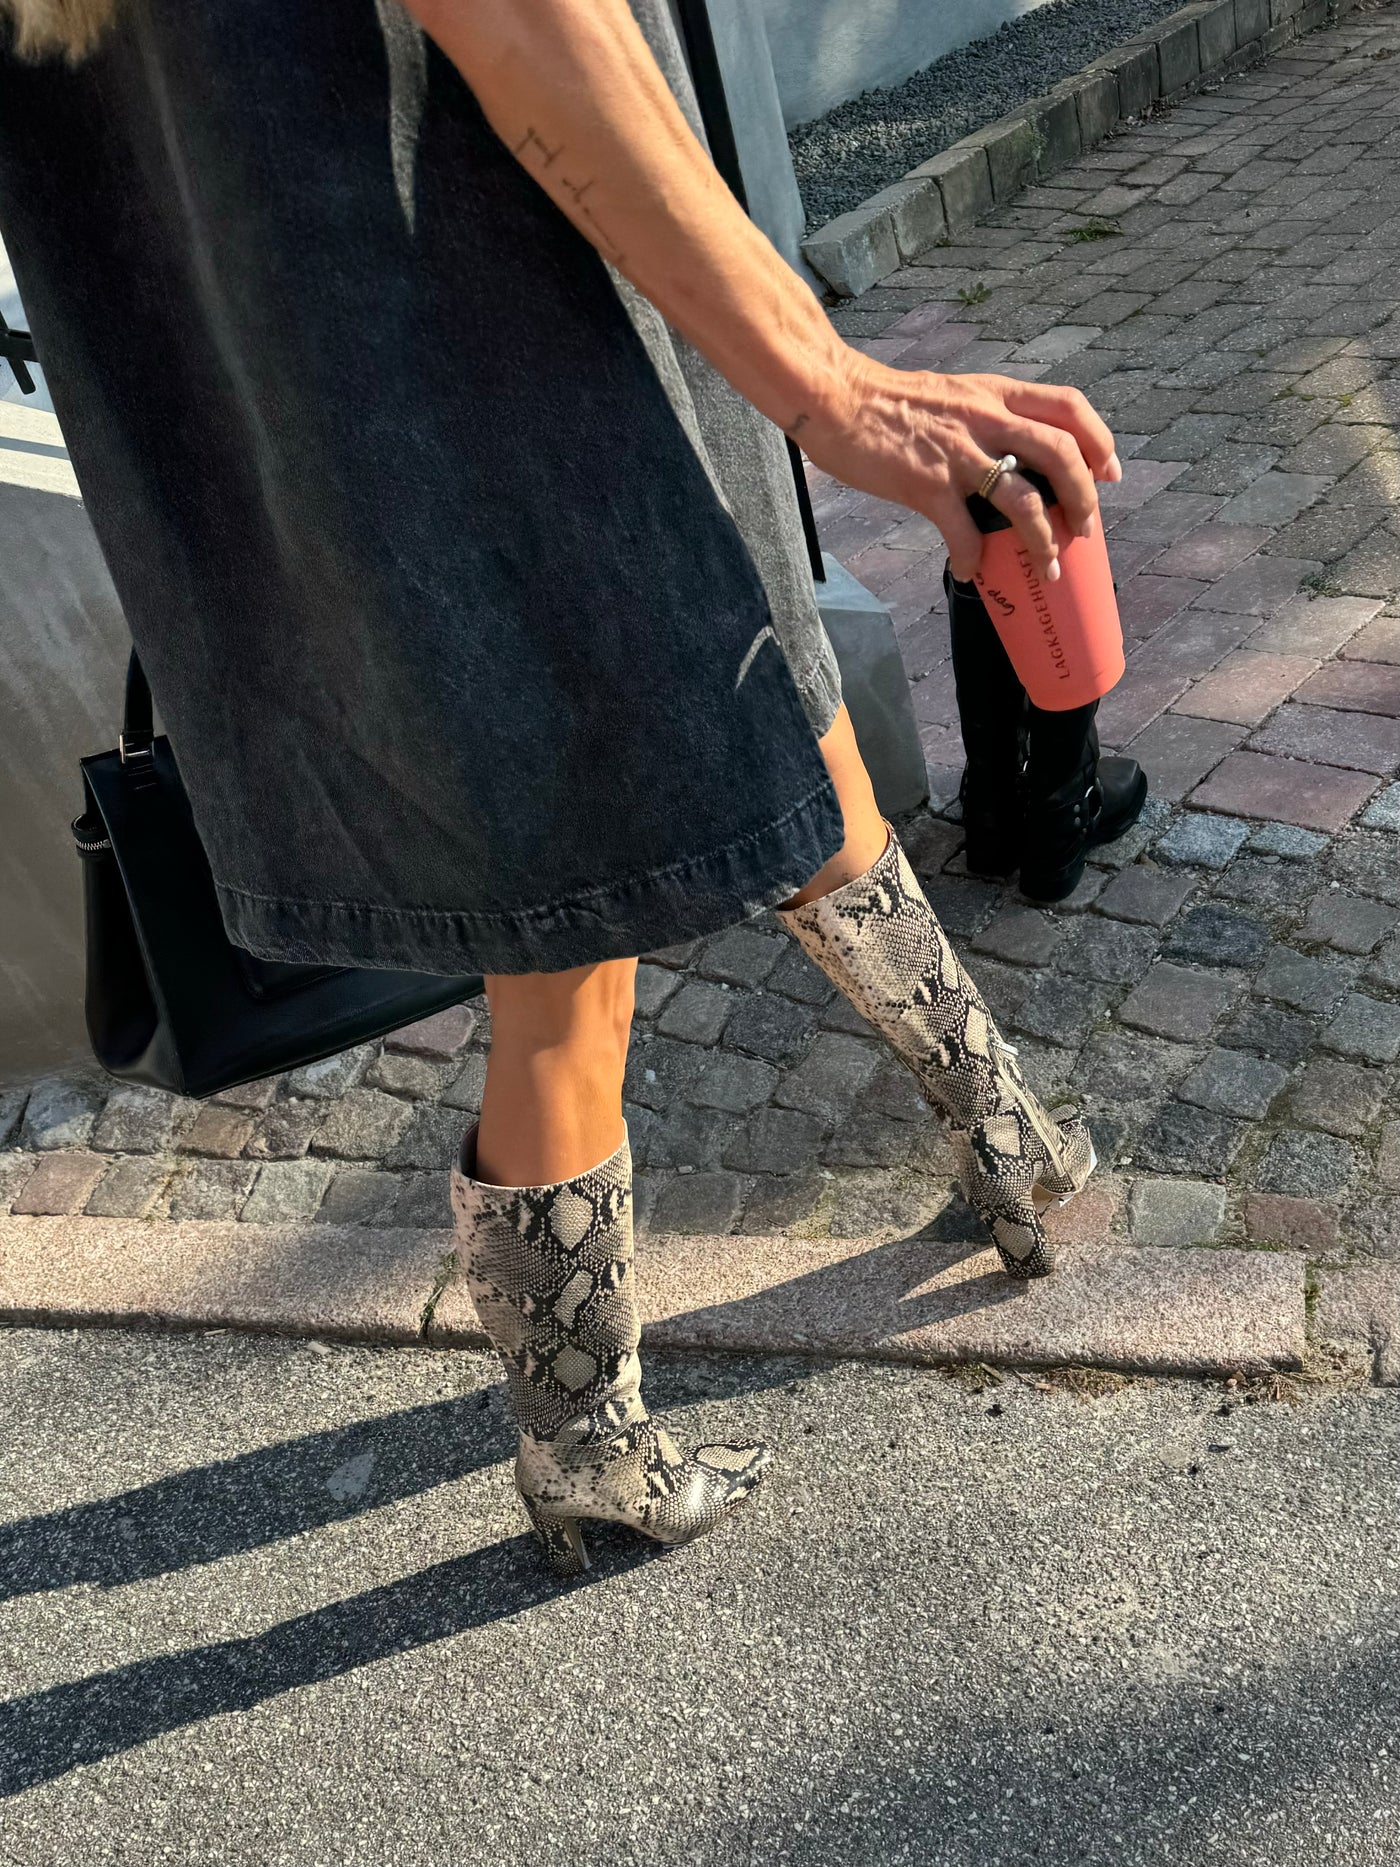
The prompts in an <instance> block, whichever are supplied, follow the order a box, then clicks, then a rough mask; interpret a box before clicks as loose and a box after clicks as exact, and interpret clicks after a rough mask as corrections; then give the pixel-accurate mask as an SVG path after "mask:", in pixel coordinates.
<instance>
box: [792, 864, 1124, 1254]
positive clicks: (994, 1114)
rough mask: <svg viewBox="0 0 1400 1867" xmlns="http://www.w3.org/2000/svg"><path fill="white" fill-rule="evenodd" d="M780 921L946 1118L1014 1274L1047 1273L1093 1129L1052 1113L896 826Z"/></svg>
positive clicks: (973, 1199)
mask: <svg viewBox="0 0 1400 1867" xmlns="http://www.w3.org/2000/svg"><path fill="white" fill-rule="evenodd" d="M781 918H782V919H783V920H784V921H786V923H787V924H788V926H789V927H790V928H791V929H792V932H793V933H794V935H795V936H796V937H797V939H798V940H799V941H800V942H801V944H802V946H803V947H804V949H805V950H806V952H807V953H808V954H809V955H810V956H811V958H812V959H814V960H815V961H816V963H817V964H818V965H819V966H820V967H821V969H822V970H823V972H825V973H826V975H827V976H828V978H829V979H831V981H832V983H833V984H835V985H837V986H839V987H840V989H841V991H843V992H844V993H845V995H846V997H847V998H849V999H850V1001H851V1003H852V1004H853V1005H854V1006H855V1008H856V1010H857V1011H859V1012H860V1014H861V1016H862V1017H864V1018H867V1019H868V1020H869V1021H870V1023H871V1024H873V1025H874V1026H875V1028H876V1030H877V1031H879V1032H880V1034H881V1036H882V1037H884V1038H885V1039H886V1040H887V1041H888V1042H889V1044H890V1045H891V1047H892V1048H893V1050H894V1052H895V1054H896V1055H897V1056H898V1057H899V1059H900V1061H901V1062H902V1063H904V1064H906V1065H907V1067H908V1068H909V1069H910V1070H912V1071H913V1073H914V1076H915V1077H916V1078H917V1080H918V1084H919V1087H920V1089H921V1090H922V1091H923V1093H924V1095H925V1096H926V1097H927V1099H928V1100H929V1102H931V1103H932V1104H933V1106H934V1107H935V1108H936V1109H937V1110H938V1111H939V1113H940V1114H941V1115H942V1116H943V1117H944V1119H945V1120H946V1121H947V1123H948V1126H949V1130H950V1133H951V1137H952V1142H953V1150H954V1154H955V1156H956V1158H957V1162H958V1179H959V1183H960V1185H961V1187H962V1190H963V1195H964V1197H965V1198H966V1199H967V1201H968V1204H969V1205H971V1206H973V1207H975V1209H976V1210H977V1211H978V1212H979V1213H980V1214H981V1216H982V1219H983V1221H984V1222H985V1224H986V1226H987V1229H988V1230H989V1231H990V1232H991V1234H992V1238H993V1241H994V1242H995V1244H996V1247H997V1250H998V1251H999V1252H1000V1254H1001V1261H1002V1265H1003V1267H1004V1268H1005V1270H1006V1271H1007V1272H1008V1274H1009V1275H1010V1276H1012V1277H1021V1278H1026V1277H1045V1276H1048V1275H1049V1273H1050V1272H1051V1271H1052V1270H1053V1269H1054V1248H1053V1246H1052V1245H1051V1242H1050V1240H1049V1239H1048V1238H1047V1236H1046V1233H1045V1227H1044V1225H1043V1224H1042V1222H1041V1217H1040V1214H1041V1212H1042V1211H1043V1210H1044V1208H1045V1207H1046V1206H1047V1205H1050V1204H1052V1203H1056V1202H1058V1201H1061V1200H1064V1199H1067V1198H1069V1197H1070V1196H1071V1195H1072V1194H1074V1193H1077V1192H1078V1191H1079V1190H1080V1188H1081V1187H1082V1186H1083V1185H1084V1182H1085V1181H1086V1180H1087V1179H1088V1177H1089V1174H1090V1173H1091V1171H1092V1170H1093V1165H1094V1156H1093V1148H1092V1146H1091V1144H1090V1140H1089V1131H1088V1129H1087V1128H1086V1127H1085V1126H1084V1123H1083V1122H1082V1121H1080V1120H1079V1119H1078V1117H1071V1118H1070V1119H1068V1120H1065V1121H1063V1122H1058V1121H1056V1120H1054V1119H1053V1117H1051V1116H1050V1115H1048V1114H1047V1113H1046V1111H1045V1110H1044V1109H1043V1108H1042V1107H1041V1105H1040V1103H1039V1102H1038V1101H1037V1099H1036V1097H1035V1096H1034V1095H1033V1094H1032V1093H1031V1091H1030V1090H1029V1089H1028V1088H1027V1087H1026V1084H1025V1081H1024V1079H1023V1078H1022V1076H1021V1072H1020V1068H1019V1066H1018V1065H1017V1062H1016V1053H1015V1051H1014V1050H1013V1049H1012V1048H1011V1046H1010V1045H1009V1044H1007V1043H1005V1042H1004V1041H1003V1039H1002V1036H1001V1033H1000V1032H999V1031H998V1030H997V1027H996V1025H995V1023H994V1022H993V1021H992V1015H991V1013H990V1012H989V1011H988V1010H987V1007H986V1005H985V1004H984V1003H983V1001H982V995H981V993H980V992H979V991H978V990H977V987H976V986H975V985H974V984H973V983H972V980H971V979H970V978H969V977H968V975H967V973H966V972H964V970H963V967H962V963H961V961H960V960H959V959H958V956H957V954H956V953H955V952H954V951H953V949H952V947H951V946H950V945H949V944H948V939H947V936H946V935H945V934H944V932H943V929H942V928H941V927H940V926H939V924H938V919H937V916H936V915H935V914H934V912H933V909H932V908H931V907H930V906H929V904H928V900H927V898H926V897H925V895H924V891H923V889H922V888H921V887H920V886H919V883H918V879H917V878H916V876H915V874H914V871H913V870H912V869H911V868H910V866H909V863H908V860H907V858H906V856H905V854H904V851H903V850H902V849H901V848H900V846H899V843H898V841H897V839H896V838H895V835H894V833H893V831H891V833H890V839H889V842H888V844H887V845H886V848H885V853H884V854H883V855H882V856H881V858H880V860H879V861H878V862H877V863H876V864H875V865H874V867H873V868H871V869H868V870H867V871H866V873H865V874H864V875H862V876H858V877H857V879H856V880H855V881H853V882H848V883H847V884H846V885H845V886H844V887H842V888H838V889H835V890H834V891H833V892H832V893H831V894H829V895H824V896H823V897H822V898H821V899H820V900H818V901H813V902H809V903H808V904H807V905H806V906H804V907H799V908H790V909H787V910H785V911H784V912H783V914H782V916H781Z"/></svg>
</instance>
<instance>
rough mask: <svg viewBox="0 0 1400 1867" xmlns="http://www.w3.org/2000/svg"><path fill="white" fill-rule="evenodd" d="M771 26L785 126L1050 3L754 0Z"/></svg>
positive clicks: (805, 119) (920, 66)
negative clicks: (786, 123)
mask: <svg viewBox="0 0 1400 1867" xmlns="http://www.w3.org/2000/svg"><path fill="white" fill-rule="evenodd" d="M753 3H754V4H756V5H759V6H761V8H762V10H763V14H764V17H765V18H766V20H767V23H768V40H769V44H770V45H771V47H772V50H773V69H774V72H775V73H776V75H777V80H778V94H779V96H780V97H781V98H782V102H783V115H784V116H785V117H786V119H787V121H788V123H789V124H790V125H791V124H794V123H807V122H809V121H810V120H811V119H812V118H813V117H820V116H822V115H823V114H824V113H825V112H826V111H828V110H830V109H831V107H832V105H833V104H840V103H844V102H845V100H846V99H847V98H848V97H858V96H859V95H860V93H861V92H862V91H868V90H871V89H873V88H874V87H875V86H876V85H882V84H898V83H899V81H900V79H901V78H907V77H908V76H909V75H910V73H911V72H915V71H922V70H923V68H924V67H925V65H931V64H932V63H933V61H934V60H935V59H936V58H942V57H943V55H944V53H945V52H951V51H953V50H955V48H956V47H958V46H960V45H967V44H968V43H970V41H971V40H973V39H984V38H986V36H987V35H988V34H989V33H993V32H995V31H996V29H997V27H998V26H1003V25H1005V24H1006V22H1007V20H1009V19H1019V18H1020V16H1021V15H1022V14H1023V13H1031V12H1034V10H1035V9H1036V7H1038V6H1045V5H1048V4H1049V0H956V4H951V3H950V0H753Z"/></svg>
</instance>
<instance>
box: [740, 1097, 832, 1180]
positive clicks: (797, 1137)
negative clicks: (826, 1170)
mask: <svg viewBox="0 0 1400 1867" xmlns="http://www.w3.org/2000/svg"><path fill="white" fill-rule="evenodd" d="M719 1119H720V1118H719V1117H716V1120H717V1121H718V1120H719ZM822 1133H823V1130H822V1125H821V1123H820V1122H817V1121H814V1120H813V1119H812V1117H811V1116H810V1115H807V1114H804V1113H803V1112H802V1111H801V1110H800V1109H760V1110H759V1111H758V1113H757V1114H756V1115H751V1116H750V1117H749V1119H748V1122H747V1123H746V1124H745V1126H744V1128H743V1129H742V1131H741V1132H740V1133H738V1134H734V1135H731V1137H730V1138H729V1141H728V1145H727V1146H726V1148H725V1150H724V1155H723V1161H724V1165H725V1166H726V1167H732V1168H734V1169H735V1170H736V1171H737V1172H739V1173H796V1172H800V1171H801V1170H802V1169H804V1168H810V1167H812V1166H814V1165H815V1164H816V1159H817V1155H818V1153H819V1151H820V1149H821V1144H822Z"/></svg>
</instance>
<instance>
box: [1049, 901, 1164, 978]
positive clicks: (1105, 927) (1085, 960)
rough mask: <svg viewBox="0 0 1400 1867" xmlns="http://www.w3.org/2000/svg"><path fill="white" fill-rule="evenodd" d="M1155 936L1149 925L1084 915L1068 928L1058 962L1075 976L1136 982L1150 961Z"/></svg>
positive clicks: (1155, 945) (1154, 950) (1153, 951)
mask: <svg viewBox="0 0 1400 1867" xmlns="http://www.w3.org/2000/svg"><path fill="white" fill-rule="evenodd" d="M1156 947H1157V936H1156V933H1155V931H1154V930H1153V929H1152V928H1150V927H1133V926H1130V925H1128V924H1127V923H1126V922H1124V921H1115V920H1101V919H1099V918H1098V917H1097V916H1093V917H1086V918H1085V919H1084V920H1081V921H1080V922H1079V923H1078V924H1077V925H1076V926H1075V927H1073V928H1072V929H1071V930H1070V933H1069V936H1068V938H1067V939H1066V941H1065V944H1064V946H1063V947H1062V949H1061V951H1060V954H1059V959H1058V964H1059V967H1060V969H1061V970H1062V971H1064V972H1066V973H1068V974H1069V975H1070V976H1071V977H1074V978H1081V977H1082V978H1085V979H1101V980H1103V981H1104V982H1105V983H1107V984H1110V985H1136V983H1137V982H1138V980H1139V979H1140V978H1141V977H1142V975H1143V974H1144V973H1145V972H1146V971H1147V968H1148V967H1149V966H1150V965H1151V964H1152V959H1153V955H1154V953H1155V952H1156Z"/></svg>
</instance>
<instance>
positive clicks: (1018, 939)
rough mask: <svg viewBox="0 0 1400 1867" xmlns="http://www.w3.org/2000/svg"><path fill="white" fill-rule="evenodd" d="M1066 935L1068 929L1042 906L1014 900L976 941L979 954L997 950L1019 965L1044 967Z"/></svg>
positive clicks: (989, 923) (1003, 957) (975, 947)
mask: <svg viewBox="0 0 1400 1867" xmlns="http://www.w3.org/2000/svg"><path fill="white" fill-rule="evenodd" d="M1063 938H1064V928H1063V927H1061V926H1059V925H1057V924H1056V922H1054V921H1052V920H1051V919H1050V917H1049V915H1048V914H1046V913H1045V912H1044V910H1043V909H1041V908H1029V907H1021V906H1018V905H1016V904H1015V903H1012V904H1011V905H1010V906H1008V907H1004V908H1002V909H1000V910H999V912H998V913H997V914H996V915H994V916H993V918H992V919H991V921H989V922H988V924H987V926H985V927H984V928H983V929H982V931H981V933H980V934H978V935H977V938H976V939H975V940H974V941H973V943H972V944H973V948H974V950H975V951H977V952H979V953H993V954H995V955H996V957H997V958H998V959H1004V960H1009V961H1010V962H1011V963H1012V964H1013V965H1016V966H1044V965H1045V964H1046V963H1047V962H1048V961H1049V959H1050V956H1051V954H1052V953H1053V952H1054V951H1055V948H1056V947H1057V946H1058V945H1059V943H1060V941H1061V940H1062V939H1063Z"/></svg>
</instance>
